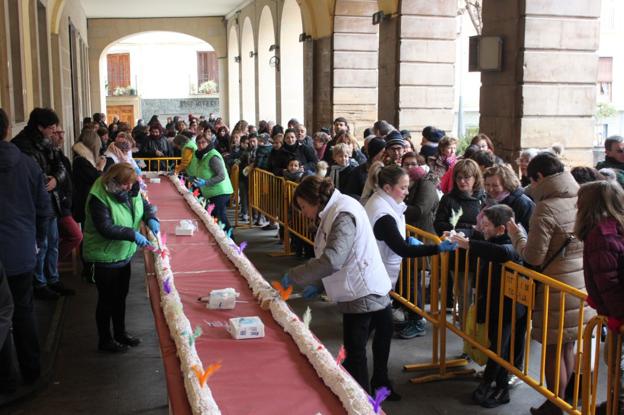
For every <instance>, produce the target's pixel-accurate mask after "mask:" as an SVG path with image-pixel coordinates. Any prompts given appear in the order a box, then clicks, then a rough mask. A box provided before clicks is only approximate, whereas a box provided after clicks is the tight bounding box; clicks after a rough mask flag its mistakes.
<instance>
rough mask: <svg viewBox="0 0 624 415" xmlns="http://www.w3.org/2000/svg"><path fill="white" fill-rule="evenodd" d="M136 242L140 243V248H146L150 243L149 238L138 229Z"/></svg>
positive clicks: (135, 237) (135, 234)
mask: <svg viewBox="0 0 624 415" xmlns="http://www.w3.org/2000/svg"><path fill="white" fill-rule="evenodd" d="M134 242H136V244H137V245H139V247H140V248H145V247H146V246H148V245H149V244H150V243H149V241H148V240H147V238H146V237H145V236H143V235H142V234H141V232H138V231H134Z"/></svg>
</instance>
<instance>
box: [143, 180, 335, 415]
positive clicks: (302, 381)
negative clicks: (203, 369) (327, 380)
mask: <svg viewBox="0 0 624 415" xmlns="http://www.w3.org/2000/svg"><path fill="white" fill-rule="evenodd" d="M148 193H149V198H150V202H151V203H152V204H154V205H156V206H157V207H158V218H159V219H160V221H161V232H165V233H166V234H167V246H168V247H169V251H170V255H171V269H172V271H173V273H174V281H175V286H176V288H177V290H178V292H179V294H180V297H181V298H182V304H183V306H184V313H185V314H186V316H187V317H188V319H189V320H190V321H191V325H192V327H193V328H195V327H197V326H201V328H202V331H203V335H202V336H201V337H199V338H198V339H197V341H196V348H197V352H198V354H199V356H200V358H201V360H202V362H203V363H204V365H208V364H210V363H214V362H217V361H220V362H221V363H222V368H221V369H220V370H219V371H217V372H216V373H215V374H214V375H213V376H212V377H211V378H210V379H209V380H208V385H209V387H210V389H211V391H212V394H213V396H214V398H215V401H216V402H217V404H218V406H219V408H220V410H221V412H222V413H223V414H236V415H244V414H254V415H262V414H267V415H268V414H271V415H273V414H310V415H315V414H318V413H321V414H325V415H327V414H343V413H346V411H345V410H344V408H343V407H342V405H341V403H340V401H339V399H338V398H337V397H336V396H335V395H334V394H333V393H332V392H331V391H330V390H329V389H328V388H327V387H326V386H325V385H324V383H323V381H322V380H321V379H320V378H319V377H318V376H317V374H316V372H315V371H314V369H313V367H312V366H311V365H310V364H309V363H308V361H307V359H306V357H305V356H303V355H302V354H301V353H300V352H299V350H298V349H297V346H296V345H295V343H294V342H293V340H292V339H291V337H290V336H289V335H288V334H287V333H285V332H284V331H283V329H282V328H281V327H280V326H279V325H278V324H277V323H276V322H275V321H274V320H273V317H272V316H271V314H270V313H269V312H268V311H265V310H263V309H261V308H260V305H259V304H258V303H257V302H256V300H255V299H254V297H253V295H252V293H251V290H250V289H249V287H248V286H247V283H246V281H245V280H244V278H243V277H242V276H241V275H240V274H239V272H238V270H237V269H236V268H235V267H234V266H233V264H232V263H231V262H230V261H229V260H228V259H227V257H226V256H225V255H224V254H223V253H222V252H221V250H220V248H219V247H218V246H217V245H216V242H215V240H214V239H213V237H212V235H210V233H209V232H208V231H207V230H206V229H205V228H204V226H203V224H202V223H201V222H199V229H198V231H196V232H195V234H194V235H193V236H192V237H189V236H175V233H174V230H175V225H176V223H178V222H179V221H180V220H181V219H196V217H195V214H194V213H193V212H192V211H191V209H190V208H189V207H188V206H187V204H186V202H185V201H184V199H183V198H182V197H181V196H180V195H179V194H178V193H177V191H176V190H175V188H174V187H173V185H172V183H170V182H169V181H168V180H162V182H161V183H154V184H149V185H148ZM145 258H146V271H147V277H146V278H147V286H148V293H149V296H150V300H151V306H152V311H153V314H154V319H155V322H156V329H157V332H158V336H159V341H160V347H161V352H162V357H163V363H164V367H165V375H166V379H167V389H168V394H169V400H170V407H171V410H172V413H174V414H176V415H178V414H190V413H191V410H190V406H189V404H188V400H187V399H186V392H185V390H184V384H183V378H182V373H181V371H180V364H179V361H178V358H177V356H176V354H175V344H174V343H173V340H172V339H171V337H170V333H169V330H168V328H167V324H166V322H165V320H164V316H163V313H162V310H161V307H160V296H159V287H158V283H157V281H156V278H155V277H154V274H153V264H152V262H151V261H152V260H151V255H145ZM228 287H231V288H234V289H236V291H238V292H239V293H240V297H239V298H238V300H239V302H238V303H237V305H236V308H235V309H234V310H209V309H207V308H206V307H205V305H204V304H203V303H201V302H199V301H198V297H200V296H204V295H208V293H210V291H211V290H213V289H220V288H228ZM254 315H257V316H259V317H260V318H261V319H262V321H263V323H264V325H265V337H264V338H262V339H250V340H234V339H232V338H231V336H230V334H229V333H228V332H227V331H226V329H225V326H226V323H227V321H228V319H229V318H231V317H245V316H254Z"/></svg>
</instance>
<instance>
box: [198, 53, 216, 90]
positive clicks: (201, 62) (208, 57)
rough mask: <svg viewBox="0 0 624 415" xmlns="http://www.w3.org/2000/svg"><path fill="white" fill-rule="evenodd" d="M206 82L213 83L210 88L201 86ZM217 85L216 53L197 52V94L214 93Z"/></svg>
mask: <svg viewBox="0 0 624 415" xmlns="http://www.w3.org/2000/svg"><path fill="white" fill-rule="evenodd" d="M208 81H213V82H214V85H213V86H212V87H207V86H206V85H204V87H203V88H202V84H204V83H205V82H208ZM218 84H219V66H218V63H217V53H216V52H214V51H210V52H197V92H199V93H200V94H206V93H215V92H216V91H215V90H214V89H215V88H216V86H217V85H218Z"/></svg>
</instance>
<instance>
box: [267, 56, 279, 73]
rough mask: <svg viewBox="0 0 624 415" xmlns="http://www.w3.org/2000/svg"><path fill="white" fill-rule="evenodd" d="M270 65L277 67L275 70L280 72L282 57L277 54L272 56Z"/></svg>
mask: <svg viewBox="0 0 624 415" xmlns="http://www.w3.org/2000/svg"><path fill="white" fill-rule="evenodd" d="M269 66H270V67H271V68H275V70H276V71H278V72H279V70H280V58H278V57H277V56H271V59H269Z"/></svg>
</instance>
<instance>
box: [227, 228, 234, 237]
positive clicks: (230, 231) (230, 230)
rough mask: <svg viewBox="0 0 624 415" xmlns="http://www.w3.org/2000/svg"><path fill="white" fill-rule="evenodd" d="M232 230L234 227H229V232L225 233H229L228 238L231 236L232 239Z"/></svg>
mask: <svg viewBox="0 0 624 415" xmlns="http://www.w3.org/2000/svg"><path fill="white" fill-rule="evenodd" d="M232 231H233V229H232V228H230V229H228V230H227V232H226V233H225V234H226V235H227V237H228V238H230V239H232Z"/></svg>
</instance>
